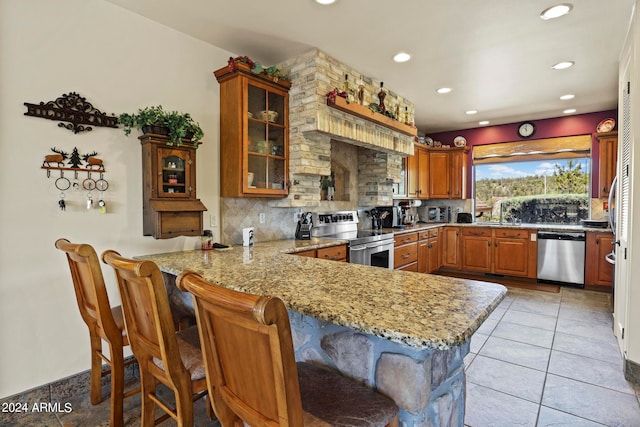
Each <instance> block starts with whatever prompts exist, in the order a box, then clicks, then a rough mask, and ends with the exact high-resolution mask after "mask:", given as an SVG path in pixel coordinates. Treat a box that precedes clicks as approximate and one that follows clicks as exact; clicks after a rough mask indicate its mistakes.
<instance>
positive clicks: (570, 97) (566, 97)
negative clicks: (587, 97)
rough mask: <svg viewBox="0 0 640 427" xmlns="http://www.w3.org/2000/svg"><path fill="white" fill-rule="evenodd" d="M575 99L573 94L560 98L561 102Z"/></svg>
mask: <svg viewBox="0 0 640 427" xmlns="http://www.w3.org/2000/svg"><path fill="white" fill-rule="evenodd" d="M575 97H576V96H575V95H574V94H572V93H568V94H566V95H562V96H561V97H560V99H562V100H563V101H566V100H567V99H573V98H575Z"/></svg>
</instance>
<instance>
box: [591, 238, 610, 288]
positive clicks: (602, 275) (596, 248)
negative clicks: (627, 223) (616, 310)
mask: <svg viewBox="0 0 640 427" xmlns="http://www.w3.org/2000/svg"><path fill="white" fill-rule="evenodd" d="M612 249H613V235H612V234H611V233H597V232H588V233H587V247H586V254H587V258H586V260H585V261H586V262H585V285H586V286H594V285H595V286H612V285H613V265H612V264H609V263H608V262H607V260H606V259H605V257H606V256H607V254H609V253H611V250H612Z"/></svg>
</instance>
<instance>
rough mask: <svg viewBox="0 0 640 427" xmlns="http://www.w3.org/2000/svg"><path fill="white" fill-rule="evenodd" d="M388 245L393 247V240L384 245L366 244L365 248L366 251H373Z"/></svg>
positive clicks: (379, 243)
mask: <svg viewBox="0 0 640 427" xmlns="http://www.w3.org/2000/svg"><path fill="white" fill-rule="evenodd" d="M388 245H392V246H393V240H390V241H389V242H384V243H381V242H375V243H368V244H366V245H365V247H366V248H367V249H375V248H380V247H383V246H388Z"/></svg>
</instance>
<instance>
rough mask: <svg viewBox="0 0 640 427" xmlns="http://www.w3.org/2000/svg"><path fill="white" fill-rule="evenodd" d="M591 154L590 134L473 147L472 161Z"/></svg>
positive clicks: (554, 157) (518, 160)
mask: <svg viewBox="0 0 640 427" xmlns="http://www.w3.org/2000/svg"><path fill="white" fill-rule="evenodd" d="M590 156H591V135H577V136H563V137H558V138H546V139H534V140H531V141H514V142H501V143H497V144H487V145H477V146H474V147H473V163H474V164H483V163H505V162H524V161H529V160H550V159H571V158H576V157H590Z"/></svg>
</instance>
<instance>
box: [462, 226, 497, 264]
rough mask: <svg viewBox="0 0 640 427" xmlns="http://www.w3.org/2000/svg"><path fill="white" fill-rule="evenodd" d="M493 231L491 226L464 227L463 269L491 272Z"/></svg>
mask: <svg viewBox="0 0 640 427" xmlns="http://www.w3.org/2000/svg"><path fill="white" fill-rule="evenodd" d="M492 241H493V238H492V233H491V229H490V228H476V227H474V228H471V227H469V228H466V227H464V228H463V229H462V269H463V270H470V271H480V272H484V273H490V272H491V261H492V258H493V255H492V254H493V251H492Z"/></svg>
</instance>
